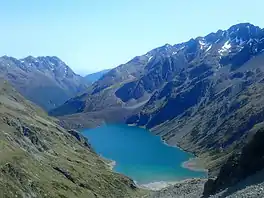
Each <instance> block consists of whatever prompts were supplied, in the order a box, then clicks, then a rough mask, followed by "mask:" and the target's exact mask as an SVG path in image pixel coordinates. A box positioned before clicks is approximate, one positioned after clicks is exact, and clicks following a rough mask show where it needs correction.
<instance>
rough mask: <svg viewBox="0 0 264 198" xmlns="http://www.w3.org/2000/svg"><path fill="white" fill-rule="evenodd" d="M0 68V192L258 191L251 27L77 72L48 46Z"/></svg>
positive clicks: (257, 49)
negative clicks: (97, 69)
mask: <svg viewBox="0 0 264 198" xmlns="http://www.w3.org/2000/svg"><path fill="white" fill-rule="evenodd" d="M0 71H1V74H0V114H1V117H0V126H1V127H0V137H1V140H0V148H1V149H0V156H1V157H0V197H10V198H12V197H91V198H92V197H113V198H122V197H124V198H129V197H135V198H136V197H156V198H159V197H160V198H165V197H168V198H169V197H185V195H186V196H187V197H190V198H191V197H193V198H194V197H204V198H206V197H210V196H213V197H214V196H215V197H236V196H241V195H242V194H243V193H245V194H247V197H250V195H252V197H258V196H262V195H263V194H261V193H262V192H260V193H259V194H258V190H259V189H260V188H262V187H263V189H264V185H263V181H264V179H263V177H261V175H263V174H262V172H263V168H264V163H263V156H264V152H263V148H262V147H263V144H262V140H263V134H264V131H263V129H264V97H263V92H264V29H262V28H260V27H258V26H255V25H253V24H250V23H240V24H236V25H233V26H231V27H230V28H228V29H226V30H218V31H216V32H213V33H210V34H208V35H205V36H203V37H202V36H199V37H196V38H191V39H190V40H188V41H186V42H183V43H178V44H175V45H170V44H165V45H163V46H161V47H158V48H155V49H153V50H150V51H149V52H147V53H145V54H143V55H139V56H136V57H134V58H133V59H131V60H129V61H128V62H127V63H125V64H121V65H119V66H117V67H115V68H113V69H111V70H103V71H102V72H98V73H95V74H91V75H88V76H85V77H82V76H80V75H78V74H75V73H74V72H73V70H71V68H70V67H69V66H68V65H66V64H65V63H64V62H63V61H62V60H60V59H59V58H57V57H55V56H52V57H51V56H40V57H32V56H28V57H26V58H23V59H16V58H13V57H9V56H3V57H0ZM37 105H38V106H39V107H38V106H37ZM41 108H42V109H43V110H42V109H41ZM109 161H110V162H109ZM109 164H110V165H109ZM109 166H110V167H109ZM111 169H113V170H111ZM205 170H208V171H205ZM259 175H260V176H259ZM250 178H252V179H250ZM168 184H170V185H168ZM161 186H162V187H163V188H162V189H160V188H159V187H161ZM241 186H242V187H241ZM153 189H154V190H155V191H152V190H153Z"/></svg>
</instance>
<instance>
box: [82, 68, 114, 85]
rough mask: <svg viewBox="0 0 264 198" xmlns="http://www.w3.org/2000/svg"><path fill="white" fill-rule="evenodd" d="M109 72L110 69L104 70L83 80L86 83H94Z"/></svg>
mask: <svg viewBox="0 0 264 198" xmlns="http://www.w3.org/2000/svg"><path fill="white" fill-rule="evenodd" d="M109 71H110V69H105V70H102V71H99V72H95V73H92V74H88V75H86V76H84V78H85V80H86V81H87V82H88V83H94V82H95V81H97V80H99V79H100V78H101V77H102V76H103V75H104V74H106V73H107V72H109Z"/></svg>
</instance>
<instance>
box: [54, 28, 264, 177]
mask: <svg viewBox="0 0 264 198" xmlns="http://www.w3.org/2000/svg"><path fill="white" fill-rule="evenodd" d="M263 52H264V30H263V29H261V28H259V27H257V26H254V25H252V24H249V23H242V24H237V25H234V26H232V27H230V28H229V29H228V30H218V31H217V32H215V33H210V34H208V35H206V36H204V37H197V38H195V39H190V40H189V41H187V42H183V43H179V44H176V45H169V44H166V45H164V46H161V47H159V48H156V49H153V50H151V51H149V52H147V53H146V54H144V55H142V56H137V57H135V58H133V59H132V60H130V61H129V62H127V63H126V64H122V65H120V66H118V67H116V68H114V69H112V70H111V71H109V72H108V73H107V74H105V75H104V76H102V77H101V78H100V79H99V80H98V81H96V82H95V83H94V84H93V85H92V86H91V87H89V89H88V90H87V92H86V93H84V94H82V95H79V96H78V97H75V98H72V99H70V100H68V101H67V102H66V103H65V104H64V105H62V106H60V107H59V108H57V109H55V110H53V111H51V114H52V115H56V116H63V117H61V120H62V123H63V124H65V125H67V126H68V127H70V126H71V127H72V126H74V127H85V126H86V127H87V126H91V125H92V126H93V125H98V124H100V123H103V122H117V121H119V122H120V121H122V122H126V123H128V124H133V125H137V126H143V127H146V128H148V129H151V130H152V131H153V133H155V134H158V135H160V136H162V138H163V139H164V140H166V141H167V142H168V143H169V144H172V145H178V146H180V147H182V148H183V149H186V150H188V151H191V152H193V153H195V154H197V155H198V156H200V155H203V156H204V155H206V156H207V157H206V159H207V158H208V159H207V161H208V162H210V163H207V165H208V168H209V169H210V174H215V171H217V170H219V166H220V165H221V164H222V163H223V162H224V161H225V159H226V158H227V157H228V153H226V152H223V151H229V150H232V151H235V150H239V149H240V148H241V147H242V145H243V142H245V141H247V137H248V135H249V134H251V133H253V132H254V131H255V128H254V126H255V125H256V124H258V125H262V122H263V121H264V117H263V111H264V102H263V101H264V98H263V97H262V95H263V94H262V93H263V91H264V84H263V82H264V69H263V65H264V54H263ZM76 113H78V114H76ZM89 120H90V121H92V122H93V123H91V122H90V121H89ZM95 120H96V122H95ZM66 123H67V124H66ZM76 123H78V125H76ZM215 156H217V158H216V157H215ZM214 159H217V160H214Z"/></svg>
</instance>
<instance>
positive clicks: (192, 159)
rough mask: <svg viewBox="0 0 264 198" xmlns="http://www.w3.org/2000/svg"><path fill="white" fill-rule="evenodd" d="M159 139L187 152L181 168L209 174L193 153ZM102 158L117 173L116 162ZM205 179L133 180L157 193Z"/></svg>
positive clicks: (181, 162)
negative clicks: (184, 183) (183, 183)
mask: <svg viewBox="0 0 264 198" xmlns="http://www.w3.org/2000/svg"><path fill="white" fill-rule="evenodd" d="M126 126H128V127H136V126H133V125H126ZM137 128H142V127H137ZM143 128H144V127H143ZM147 131H148V132H149V133H150V134H152V135H154V136H158V135H155V134H153V133H151V131H149V130H147ZM158 137H159V139H160V141H161V143H162V144H164V145H166V146H167V147H174V148H177V149H179V150H181V151H183V152H185V153H186V154H188V156H187V158H185V159H184V160H187V161H180V162H179V163H178V166H180V167H181V168H184V169H188V170H190V171H193V172H204V173H205V172H206V173H207V170H206V169H205V168H204V166H203V165H202V164H203V163H201V162H202V160H201V159H199V158H197V157H196V156H195V155H194V154H193V153H191V152H188V151H186V150H184V149H182V148H181V147H179V146H177V145H171V144H168V143H167V142H166V141H165V140H164V139H163V138H162V137H161V136H158ZM92 146H93V145H92ZM100 157H101V158H102V159H103V161H104V162H105V163H106V165H107V166H108V167H109V169H110V170H112V171H114V172H115V166H116V165H117V163H116V161H114V160H112V159H111V158H110V159H107V158H105V157H103V156H102V155H100ZM124 175H125V174H124ZM203 178H205V177H204V176H198V175H197V176H194V175H193V177H189V178H181V179H180V178H177V177H176V178H174V179H172V180H165V181H164V180H161V181H159V180H156V181H153V182H151V180H150V182H149V183H143V184H142V182H140V183H138V182H137V181H136V180H133V181H134V183H135V184H136V186H138V187H139V188H142V189H147V190H153V191H157V190H161V189H163V188H166V187H169V186H172V185H175V184H177V183H181V182H184V181H186V180H193V179H203ZM160 179H161V178H160Z"/></svg>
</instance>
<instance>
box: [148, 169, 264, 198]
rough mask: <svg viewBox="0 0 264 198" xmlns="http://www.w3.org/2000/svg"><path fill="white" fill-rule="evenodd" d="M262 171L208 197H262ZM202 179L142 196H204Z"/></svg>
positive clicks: (263, 193) (162, 197)
mask: <svg viewBox="0 0 264 198" xmlns="http://www.w3.org/2000/svg"><path fill="white" fill-rule="evenodd" d="M263 177H264V171H261V172H259V173H257V174H255V175H254V176H251V177H249V178H248V179H246V180H244V181H242V182H240V183H238V184H237V185H235V186H233V187H230V188H227V189H225V190H223V191H221V192H219V193H217V194H215V195H211V196H209V197H210V198H260V197H264V181H263ZM205 182H206V180H204V179H190V180H185V181H182V182H179V183H177V184H175V185H172V186H169V187H166V188H164V189H161V190H159V191H155V192H153V193H151V194H150V195H148V196H144V198H205V197H206V196H203V190H204V184H205Z"/></svg>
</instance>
